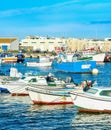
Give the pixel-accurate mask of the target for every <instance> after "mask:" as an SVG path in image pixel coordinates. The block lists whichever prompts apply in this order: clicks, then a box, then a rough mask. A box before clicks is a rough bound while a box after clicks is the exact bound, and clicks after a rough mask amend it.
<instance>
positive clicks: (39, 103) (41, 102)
mask: <svg viewBox="0 0 111 130" xmlns="http://www.w3.org/2000/svg"><path fill="white" fill-rule="evenodd" d="M33 103H34V104H38V105H63V104H73V102H70V101H69V102H43V101H35V100H33Z"/></svg>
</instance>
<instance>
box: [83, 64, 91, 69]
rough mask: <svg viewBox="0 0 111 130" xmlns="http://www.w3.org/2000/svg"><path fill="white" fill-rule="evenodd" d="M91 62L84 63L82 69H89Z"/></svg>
mask: <svg viewBox="0 0 111 130" xmlns="http://www.w3.org/2000/svg"><path fill="white" fill-rule="evenodd" d="M90 66H91V65H90V64H87V65H82V69H88V68H90Z"/></svg>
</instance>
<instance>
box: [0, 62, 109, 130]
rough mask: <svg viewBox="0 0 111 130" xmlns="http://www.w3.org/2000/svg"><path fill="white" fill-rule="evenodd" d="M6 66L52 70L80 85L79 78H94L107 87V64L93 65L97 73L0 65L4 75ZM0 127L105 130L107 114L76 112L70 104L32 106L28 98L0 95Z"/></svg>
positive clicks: (32, 69) (39, 71)
mask: <svg viewBox="0 0 111 130" xmlns="http://www.w3.org/2000/svg"><path fill="white" fill-rule="evenodd" d="M10 67H16V68H17V69H18V71H19V72H21V73H27V72H31V73H37V74H42V75H47V74H48V73H50V72H51V73H54V75H55V76H57V77H58V78H62V79H64V80H65V79H66V77H69V76H70V77H72V78H73V80H74V82H75V83H77V84H80V83H81V82H82V81H83V80H96V81H97V83H98V86H104V87H106V86H109V87H111V63H105V64H100V65H97V69H98V70H99V73H98V74H97V75H92V74H72V73H63V72H56V71H55V70H52V68H51V67H49V68H36V67H26V66H25V63H24V64H20V63H19V64H14V65H3V66H0V70H1V72H2V71H3V73H5V74H8V73H9V69H10ZM0 129H1V130H109V129H111V115H110V114H92V113H91V114H87V113H84V114H83V113H78V111H77V109H76V108H75V107H74V105H33V103H32V102H31V100H30V97H28V96H27V97H17V96H11V95H10V94H0Z"/></svg>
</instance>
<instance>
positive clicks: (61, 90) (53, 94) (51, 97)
mask: <svg viewBox="0 0 111 130" xmlns="http://www.w3.org/2000/svg"><path fill="white" fill-rule="evenodd" d="M73 89H74V87H67V86H66V87H61V86H58V87H48V86H45V87H41V86H39V87H38V86H37V87H35V86H32V85H31V86H29V87H28V88H27V91H28V92H29V96H30V98H31V100H32V102H33V103H34V104H41V105H57V104H58V105H60V104H72V103H73V102H72V99H71V97H70V95H69V92H70V91H72V90H73ZM81 91H82V89H81Z"/></svg>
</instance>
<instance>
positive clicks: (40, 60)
mask: <svg viewBox="0 0 111 130" xmlns="http://www.w3.org/2000/svg"><path fill="white" fill-rule="evenodd" d="M51 64H52V61H51V59H50V57H47V56H44V57H39V56H38V57H37V58H36V59H35V61H28V62H26V66H31V67H51Z"/></svg>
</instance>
